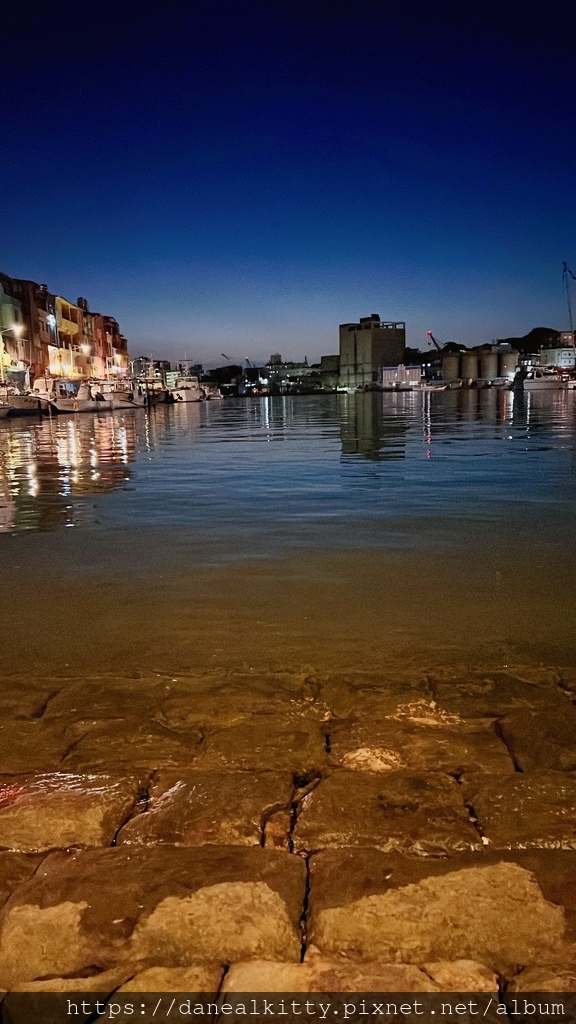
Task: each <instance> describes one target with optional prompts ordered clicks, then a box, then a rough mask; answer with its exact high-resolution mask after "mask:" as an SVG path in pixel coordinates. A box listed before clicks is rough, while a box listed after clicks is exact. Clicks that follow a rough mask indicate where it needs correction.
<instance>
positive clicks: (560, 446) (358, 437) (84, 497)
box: [0, 391, 576, 555]
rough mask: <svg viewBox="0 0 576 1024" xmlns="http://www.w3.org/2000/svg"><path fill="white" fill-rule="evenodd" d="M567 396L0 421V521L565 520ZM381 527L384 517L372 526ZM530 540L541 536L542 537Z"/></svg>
mask: <svg viewBox="0 0 576 1024" xmlns="http://www.w3.org/2000/svg"><path fill="white" fill-rule="evenodd" d="M575 399H576V395H574V393H566V392H555V393H549V394H533V395H527V396H525V398H524V400H523V402H518V400H517V399H515V397H514V396H513V395H512V394H511V393H510V392H499V391H477V392H475V391H460V392H457V391H453V392H439V393H435V394H432V395H425V396H419V395H410V394H399V395H393V394H385V395H380V394H368V395H357V396H353V395H350V396H348V395H340V396H325V397H304V396H302V397H293V398H283V397H278V398H262V399H259V400H254V399H252V400H246V399H231V400H225V401H224V402H207V403H201V404H200V403H199V404H190V405H187V406H178V407H169V406H163V407H158V408H156V409H155V410H152V411H151V412H149V413H147V412H145V411H134V412H132V411H128V412H126V413H116V414H115V415H111V414H106V413H102V414H99V415H81V416H60V417H54V418H51V419H47V418H45V419H42V420H40V421H37V420H32V419H25V420H24V419H13V420H4V421H2V422H1V423H0V530H1V531H2V532H5V533H10V532H14V531H22V530H26V531H31V530H33V531H48V530H58V529H60V528H64V527H68V528H69V527H75V528H78V529H80V530H82V529H88V528H89V529H93V530H94V529H95V530H110V529H114V528H118V527H132V528H139V527H158V526H162V527H166V526H168V527H183V528H187V529H193V530H196V531H197V532H198V538H199V541H201V542H204V543H206V544H210V542H211V541H216V542H218V541H225V540H233V541H234V552H235V554H236V555H238V554H241V553H242V551H243V549H244V548H246V550H249V551H252V552H253V551H254V548H255V546H256V547H257V549H258V550H259V551H261V552H262V553H266V548H267V546H268V545H271V546H273V545H277V544H278V543H284V544H287V543H288V544H289V543H295V544H303V545H304V546H306V545H314V544H316V543H317V542H318V539H319V535H320V534H321V535H322V538H323V541H324V543H326V542H332V543H334V544H335V545H338V546H339V545H342V544H354V543H355V544H358V543H360V544H368V545H370V544H380V543H388V544H392V545H394V544H402V543H403V542H404V539H405V531H406V529H407V528H408V526H410V527H411V530H410V531H409V532H411V533H412V535H413V536H412V540H413V542H416V538H415V535H414V527H415V526H419V527H420V538H419V540H418V541H417V542H418V543H429V544H433V543H439V542H441V540H442V534H443V533H445V534H446V536H447V537H451V538H454V537H455V536H456V535H457V533H458V530H459V529H460V528H461V527H462V528H463V527H464V526H465V525H466V524H467V525H468V527H469V526H470V524H471V523H476V524H477V525H478V528H479V529H482V528H483V527H486V526H487V525H489V526H490V528H491V529H492V528H493V527H495V526H498V525H500V526H501V527H502V529H503V530H504V532H506V531H507V530H508V529H509V527H510V525H511V524H514V522H515V523H516V527H517V529H518V530H521V529H522V528H523V527H525V526H526V524H529V525H530V526H531V527H535V526H537V527H538V530H539V532H540V534H546V535H547V537H548V539H551V538H552V539H553V538H554V537H556V538H560V537H563V536H564V534H565V533H567V531H569V529H570V528H571V526H572V524H573V518H574V497H575V496H576V472H575V465H576V463H575V458H574V455H575V451H576V446H575V441H576V415H575V410H576V405H575ZM383 526H387V529H386V531H385V534H383V532H382V528H383ZM542 539H543V538H542Z"/></svg>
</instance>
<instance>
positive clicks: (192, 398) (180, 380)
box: [170, 377, 206, 402]
mask: <svg viewBox="0 0 576 1024" xmlns="http://www.w3.org/2000/svg"><path fill="white" fill-rule="evenodd" d="M170 394H171V395H172V399H173V401H174V402H204V401H205V399H206V395H205V394H204V391H203V390H202V388H201V387H200V384H199V383H198V377H177V378H176V380H175V382H174V387H173V388H171V389H170Z"/></svg>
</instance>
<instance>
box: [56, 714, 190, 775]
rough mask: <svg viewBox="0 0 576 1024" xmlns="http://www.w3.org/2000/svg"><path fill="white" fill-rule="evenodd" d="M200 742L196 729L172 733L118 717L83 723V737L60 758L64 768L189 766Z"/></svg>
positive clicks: (144, 769) (114, 769) (145, 769)
mask: <svg viewBox="0 0 576 1024" xmlns="http://www.w3.org/2000/svg"><path fill="white" fill-rule="evenodd" d="M201 742H202V733H201V732H200V731H199V730H189V731H188V732H186V733H185V734H182V733H174V732H171V731H170V730H168V729H165V728H163V727H162V726H161V725H159V724H157V723H156V722H150V723H144V724H143V723H142V722H141V720H140V719H120V720H117V721H116V720H111V721H103V722H97V723H95V724H92V723H86V731H85V733H84V735H83V737H82V738H81V739H80V740H79V741H78V742H77V743H76V744H75V745H74V747H73V749H72V750H71V751H70V753H68V754H67V756H66V757H65V758H64V760H63V762H62V769H63V770H64V771H72V772H83V773H88V772H104V773H105V772H114V773H116V772H124V771H125V772H131V773H141V772H148V773H152V772H153V771H156V770H158V769H160V768H180V769H182V770H186V769H187V768H190V766H191V765H192V763H193V762H194V760H195V757H196V751H197V749H198V745H199V744H200V743H201Z"/></svg>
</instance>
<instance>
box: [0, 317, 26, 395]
mask: <svg viewBox="0 0 576 1024" xmlns="http://www.w3.org/2000/svg"><path fill="white" fill-rule="evenodd" d="M23 330H24V324H12V326H11V327H3V328H0V382H1V383H2V384H4V335H5V334H14V335H15V336H16V337H17V338H18V337H20V335H21V334H22V331H23Z"/></svg>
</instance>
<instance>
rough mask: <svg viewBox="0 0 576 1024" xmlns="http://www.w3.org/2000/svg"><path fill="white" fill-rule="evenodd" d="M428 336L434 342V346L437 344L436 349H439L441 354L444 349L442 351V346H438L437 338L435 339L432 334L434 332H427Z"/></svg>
mask: <svg viewBox="0 0 576 1024" xmlns="http://www.w3.org/2000/svg"><path fill="white" fill-rule="evenodd" d="M426 334H427V335H428V337H429V338H430V340H431V341H432V342H434V344H435V346H436V348H437V349H438V351H439V352H441V351H442V349H441V347H440V345H439V344H438V342H437V341H436V338H435V337H434V335H433V334H432V331H426Z"/></svg>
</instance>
